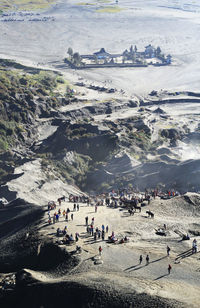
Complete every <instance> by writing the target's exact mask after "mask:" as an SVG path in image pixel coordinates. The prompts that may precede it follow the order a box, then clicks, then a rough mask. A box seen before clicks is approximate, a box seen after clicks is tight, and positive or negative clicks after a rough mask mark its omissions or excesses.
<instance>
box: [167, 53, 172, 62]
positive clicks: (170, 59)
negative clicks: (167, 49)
mask: <svg viewBox="0 0 200 308" xmlns="http://www.w3.org/2000/svg"><path fill="white" fill-rule="evenodd" d="M166 63H167V64H171V63H172V56H171V55H167V58H166Z"/></svg>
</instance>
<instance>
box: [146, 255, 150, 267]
mask: <svg viewBox="0 0 200 308" xmlns="http://www.w3.org/2000/svg"><path fill="white" fill-rule="evenodd" d="M148 264H149V255H147V256H146V265H148Z"/></svg>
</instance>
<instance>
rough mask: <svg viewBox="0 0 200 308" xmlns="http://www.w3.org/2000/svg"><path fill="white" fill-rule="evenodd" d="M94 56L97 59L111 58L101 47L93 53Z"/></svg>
mask: <svg viewBox="0 0 200 308" xmlns="http://www.w3.org/2000/svg"><path fill="white" fill-rule="evenodd" d="M93 55H94V56H96V57H97V59H109V58H111V55H110V54H109V53H108V52H106V51H105V49H104V48H101V49H100V50H99V51H97V52H94V53H93Z"/></svg>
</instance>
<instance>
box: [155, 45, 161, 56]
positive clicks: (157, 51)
mask: <svg viewBox="0 0 200 308" xmlns="http://www.w3.org/2000/svg"><path fill="white" fill-rule="evenodd" d="M160 53H161V49H160V47H159V46H158V47H157V48H156V55H160Z"/></svg>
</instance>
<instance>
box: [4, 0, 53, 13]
mask: <svg viewBox="0 0 200 308" xmlns="http://www.w3.org/2000/svg"><path fill="white" fill-rule="evenodd" d="M53 3H55V0H2V1H1V3H0V11H2V12H4V11H8V10H12V11H17V10H19V11H22V10H23V11H32V10H39V9H45V8H48V7H49V6H50V5H52V4H53Z"/></svg>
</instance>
